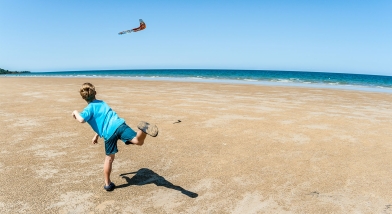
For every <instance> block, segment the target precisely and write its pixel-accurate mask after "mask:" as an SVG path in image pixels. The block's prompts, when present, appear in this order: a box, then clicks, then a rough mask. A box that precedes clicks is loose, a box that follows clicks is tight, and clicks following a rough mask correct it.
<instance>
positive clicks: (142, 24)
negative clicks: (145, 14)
mask: <svg viewBox="0 0 392 214" xmlns="http://www.w3.org/2000/svg"><path fill="white" fill-rule="evenodd" d="M139 22H140V26H139V27H137V28H134V29H132V30H125V31H121V32H120V33H118V35H123V34H127V33H131V32H138V31H141V30H144V29H146V24H145V23H144V22H143V20H142V19H139Z"/></svg>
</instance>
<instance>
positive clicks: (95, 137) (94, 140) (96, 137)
mask: <svg viewBox="0 0 392 214" xmlns="http://www.w3.org/2000/svg"><path fill="white" fill-rule="evenodd" d="M91 142H92V143H93V144H97V143H98V134H95V135H94V137H93V139H92V140H91Z"/></svg>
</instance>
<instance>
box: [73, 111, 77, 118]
mask: <svg viewBox="0 0 392 214" xmlns="http://www.w3.org/2000/svg"><path fill="white" fill-rule="evenodd" d="M77 113H78V112H77V111H76V110H75V111H73V112H72V117H73V118H74V119H76V116H75V114H77Z"/></svg>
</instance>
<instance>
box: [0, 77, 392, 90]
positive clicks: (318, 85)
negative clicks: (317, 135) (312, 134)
mask: <svg viewBox="0 0 392 214" xmlns="http://www.w3.org/2000/svg"><path fill="white" fill-rule="evenodd" d="M2 77H3V78H70V79H75V78H76V79H77V78H91V79H116V80H131V81H158V82H161V81H162V82H180V83H181V82H182V83H212V84H233V85H255V86H271V87H289V88H290V87H294V88H309V89H332V90H343V91H358V92H370V93H386V94H392V88H386V87H381V86H364V85H343V84H324V83H295V82H287V81H282V82H279V81H255V80H250V81H247V80H231V79H207V78H194V77H188V78H181V77H178V78H177V77H119V76H117V77H116V76H113V77H112V76H84V75H82V76H24V75H23V76H6V75H4V76H0V78H2Z"/></svg>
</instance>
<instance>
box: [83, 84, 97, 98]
mask: <svg viewBox="0 0 392 214" xmlns="http://www.w3.org/2000/svg"><path fill="white" fill-rule="evenodd" d="M79 92H80V96H82V98H83V99H84V100H86V101H87V102H92V101H93V100H95V94H97V92H96V91H95V87H94V85H93V84H91V83H89V82H86V83H83V85H82V86H81V87H80V91H79Z"/></svg>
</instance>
